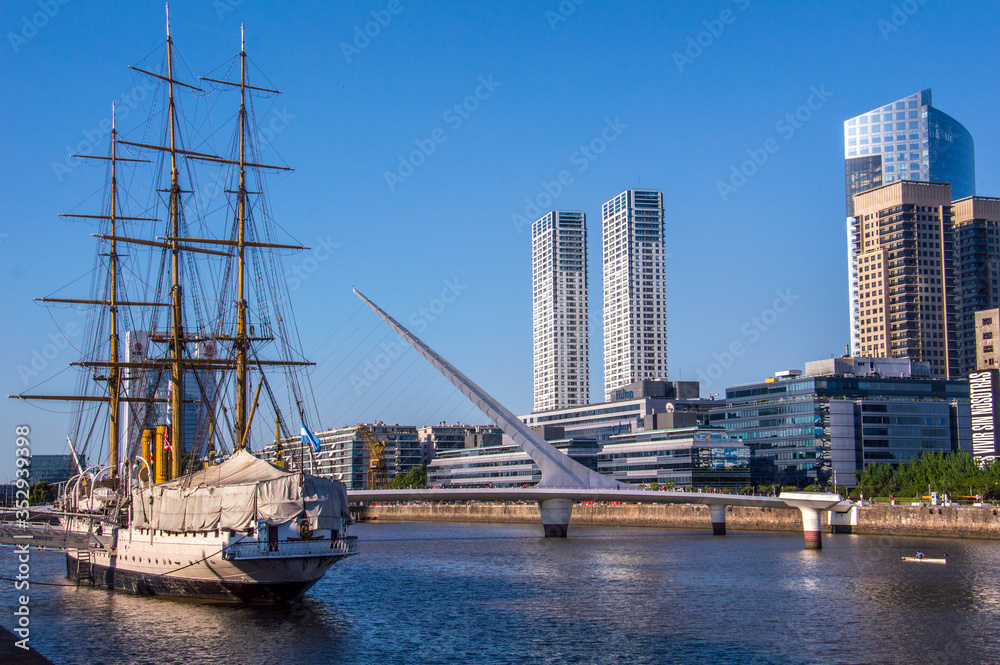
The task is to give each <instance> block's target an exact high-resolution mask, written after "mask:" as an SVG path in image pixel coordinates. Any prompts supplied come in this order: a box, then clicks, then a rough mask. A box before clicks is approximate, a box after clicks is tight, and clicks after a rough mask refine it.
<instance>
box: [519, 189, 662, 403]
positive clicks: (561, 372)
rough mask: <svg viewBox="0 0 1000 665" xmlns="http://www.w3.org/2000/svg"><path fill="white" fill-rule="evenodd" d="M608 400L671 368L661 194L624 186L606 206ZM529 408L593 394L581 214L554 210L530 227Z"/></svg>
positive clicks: (585, 398) (583, 216) (579, 399)
mask: <svg viewBox="0 0 1000 665" xmlns="http://www.w3.org/2000/svg"><path fill="white" fill-rule="evenodd" d="M601 212H602V214H601V222H602V233H601V238H602V258H603V285H604V304H603V312H604V398H605V400H609V399H610V398H611V395H612V393H613V392H614V390H615V389H617V388H621V387H622V386H625V385H627V384H629V383H632V382H633V381H639V380H643V379H665V378H666V376H667V314H666V312H667V308H666V276H665V274H664V273H665V271H664V265H663V264H664V252H665V250H664V235H663V194H662V192H658V191H649V190H627V191H625V192H622V193H621V194H619V195H618V196H616V197H614V198H613V199H611V200H610V201H608V202H607V203H605V204H604V206H603V208H602V211H601ZM531 235H532V298H533V305H532V322H533V325H532V327H533V347H534V409H533V410H534V411H535V412H539V411H550V410H553V409H560V408H565V407H568V406H576V405H583V404H588V403H589V401H590V388H589V383H590V373H589V343H588V324H587V316H588V293H587V284H588V280H587V218H586V214H585V213H582V212H566V211H553V212H550V213H548V214H546V215H544V216H543V217H541V218H540V219H538V220H537V221H536V222H535V223H534V224H533V225H532V232H531Z"/></svg>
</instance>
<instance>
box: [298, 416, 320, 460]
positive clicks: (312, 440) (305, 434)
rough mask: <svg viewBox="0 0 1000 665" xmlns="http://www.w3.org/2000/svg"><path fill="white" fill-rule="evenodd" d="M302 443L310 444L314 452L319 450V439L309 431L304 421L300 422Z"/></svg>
mask: <svg viewBox="0 0 1000 665" xmlns="http://www.w3.org/2000/svg"><path fill="white" fill-rule="evenodd" d="M302 443H308V444H311V445H312V447H313V451H314V452H317V453H318V452H319V439H318V438H316V435H315V434H313V433H312V432H310V431H309V428H308V427H306V424H305V423H302Z"/></svg>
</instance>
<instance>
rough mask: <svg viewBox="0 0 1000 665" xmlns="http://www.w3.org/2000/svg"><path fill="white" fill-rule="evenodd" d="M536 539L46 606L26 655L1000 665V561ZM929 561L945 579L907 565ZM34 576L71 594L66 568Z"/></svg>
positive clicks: (511, 534)
mask: <svg viewBox="0 0 1000 665" xmlns="http://www.w3.org/2000/svg"><path fill="white" fill-rule="evenodd" d="M540 530H541V527H540V526H528V525H524V526H522V525H473V524H361V525H358V526H356V527H354V529H353V533H354V535H358V536H360V537H361V541H362V548H363V553H362V554H360V555H359V556H356V557H354V558H352V559H350V560H348V561H347V562H345V563H341V564H338V565H337V566H335V567H334V568H333V569H332V570H331V572H330V573H328V574H327V576H326V578H325V579H324V580H323V581H321V582H320V583H319V584H318V585H317V586H316V587H314V589H313V590H312V591H311V592H310V593H309V594H308V596H307V600H306V601H305V602H304V603H302V604H301V605H300V606H297V607H295V608H292V609H266V608H265V609H260V608H245V607H234V606H225V605H221V606H220V605H201V604H195V603H183V602H176V601H168V600H160V599H152V598H138V597H134V596H130V595H125V594H117V593H108V592H106V591H101V590H95V589H89V588H81V589H77V588H61V587H34V588H33V589H32V599H31V616H32V619H33V622H32V628H33V635H32V638H33V639H32V640H31V643H32V645H33V646H35V647H36V648H38V649H39V650H40V651H41V652H42V653H43V654H45V655H46V656H48V657H49V658H50V659H52V660H53V661H54V662H56V663H93V664H97V663H227V664H228V663H290V664H295V665H298V664H311V663H373V664H375V665H392V664H395V663H400V664H406V665H411V664H414V663H462V664H465V663H628V664H630V665H634V664H637V663H657V664H659V663H706V664H709V663H711V664H717V663H740V664H742V663H782V664H784V663H935V664H942V665H943V664H974V663H984V664H986V663H990V664H994V663H1000V542H990V541H972V540H954V539H940V540H932V539H913V538H885V537H873V536H844V535H838V536H830V535H825V536H824V547H825V549H823V550H822V551H821V552H815V551H805V550H803V549H802V536H801V534H766V533H748V532H735V533H730V534H729V535H728V536H725V537H724V538H713V537H712V536H710V535H707V534H706V532H705V531H697V532H696V531H686V530H676V529H624V528H621V529H612V528H599V527H589V528H588V527H574V528H573V529H571V535H572V537H571V538H569V539H567V540H545V539H543V538H539V537H538V534H539V533H540ZM918 546H919V547H920V548H921V549H922V550H923V551H924V553H925V554H927V555H928V556H935V555H943V554H944V553H948V554H949V555H950V556H949V563H948V565H946V566H937V565H923V564H904V563H902V562H901V561H900V556H901V555H911V554H913V553H914V552H915V550H916V549H917V547H918ZM32 566H33V567H32V574H33V579H34V580H40V581H52V582H60V581H64V580H63V578H62V576H61V574H62V571H63V569H64V564H63V559H62V557H61V556H60V555H56V554H47V553H37V554H33V556H32ZM12 568H13V566H12V565H11V555H10V550H4V551H3V553H2V554H0V570H2V571H3V572H2V573H0V575H2V576H5V577H9V576H10V575H9V573H10V571H11V569H12ZM0 584H2V585H3V587H2V588H3V593H2V597H0V603H2V607H3V611H2V612H0V623H2V624H3V625H5V626H7V627H8V628H10V627H12V622H11V616H10V613H9V611H7V608H11V609H12V608H13V603H14V600H13V598H14V592H13V590H12V589H11V586H12V584H11V583H10V582H2V583H0Z"/></svg>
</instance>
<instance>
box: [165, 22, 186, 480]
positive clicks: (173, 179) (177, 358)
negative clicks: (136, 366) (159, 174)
mask: <svg viewBox="0 0 1000 665" xmlns="http://www.w3.org/2000/svg"><path fill="white" fill-rule="evenodd" d="M167 99H168V104H167V116H168V123H169V126H170V144H169V146H170V147H169V152H170V237H171V240H170V241H169V242H170V293H171V296H172V299H171V307H170V319H171V340H172V341H171V344H170V354H171V363H170V391H171V392H170V406H169V408H170V447H171V449H172V452H173V454H172V455H171V457H172V458H173V459H172V463H171V476H172V477H174V478H176V477H177V476H179V475H181V449H182V447H183V439H182V437H181V433H182V432H183V420H184V410H183V400H184V391H183V388H184V372H183V369H182V367H181V362H182V357H183V352H184V341H183V335H184V331H183V323H184V306H183V301H182V300H181V283H180V247H179V245H178V240H177V239H178V238H180V237H181V233H180V197H181V186H180V173H179V172H178V169H177V146H176V142H175V141H176V133H177V132H176V127H177V109H176V108H175V105H174V49H173V39H171V37H170V4H169V3H167Z"/></svg>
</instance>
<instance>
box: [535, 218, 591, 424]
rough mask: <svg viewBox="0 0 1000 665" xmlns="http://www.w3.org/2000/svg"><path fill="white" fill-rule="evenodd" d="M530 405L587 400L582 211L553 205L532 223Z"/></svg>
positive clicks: (548, 407)
mask: <svg viewBox="0 0 1000 665" xmlns="http://www.w3.org/2000/svg"><path fill="white" fill-rule="evenodd" d="M531 266H532V288H531V294H532V339H533V349H534V396H535V400H534V404H535V406H534V411H535V412H538V411H551V410H552V409H562V408H565V407H567V406H576V405H583V404H587V403H589V402H590V345H589V343H588V340H587V330H588V328H587V313H588V308H587V216H586V215H585V214H584V213H582V212H565V211H558V210H556V211H553V212H550V213H548V214H546V215H545V216H543V217H541V218H540V219H538V220H537V221H536V222H535V223H534V224H532V225H531Z"/></svg>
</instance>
